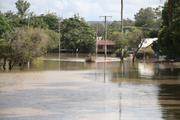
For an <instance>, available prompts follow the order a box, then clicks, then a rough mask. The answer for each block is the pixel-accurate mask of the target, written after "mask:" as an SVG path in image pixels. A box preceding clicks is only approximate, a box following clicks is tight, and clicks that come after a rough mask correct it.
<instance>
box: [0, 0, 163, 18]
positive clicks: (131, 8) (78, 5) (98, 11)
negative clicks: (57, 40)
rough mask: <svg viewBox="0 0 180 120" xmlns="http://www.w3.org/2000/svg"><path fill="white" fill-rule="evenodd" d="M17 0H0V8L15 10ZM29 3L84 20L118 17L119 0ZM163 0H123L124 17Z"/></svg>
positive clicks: (36, 8)
mask: <svg viewBox="0 0 180 120" xmlns="http://www.w3.org/2000/svg"><path fill="white" fill-rule="evenodd" d="M16 1H17V0H0V10H1V11H3V12H5V11H8V10H12V11H16V8H15V2H16ZM28 1H29V2H30V3H31V7H30V11H33V12H34V13H35V14H43V13H47V12H48V11H51V12H56V14H57V15H60V16H62V15H63V17H71V16H73V15H74V14H75V13H79V15H80V16H82V17H84V18H85V19H86V20H100V18H99V16H100V15H111V16H112V17H113V18H112V20H119V19H120V0H28ZM164 1H165V0H124V17H125V18H131V19H133V18H134V14H135V13H137V12H138V10H139V9H140V8H145V7H157V6H159V5H163V4H164Z"/></svg>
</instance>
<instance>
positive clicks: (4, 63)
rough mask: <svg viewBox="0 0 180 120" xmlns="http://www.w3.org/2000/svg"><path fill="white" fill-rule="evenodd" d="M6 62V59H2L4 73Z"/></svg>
mask: <svg viewBox="0 0 180 120" xmlns="http://www.w3.org/2000/svg"><path fill="white" fill-rule="evenodd" d="M6 60H7V58H4V61H3V70H4V71H5V70H6Z"/></svg>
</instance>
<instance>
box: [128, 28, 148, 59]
mask: <svg viewBox="0 0 180 120" xmlns="http://www.w3.org/2000/svg"><path fill="white" fill-rule="evenodd" d="M144 38H145V37H144V33H143V31H142V30H141V29H137V28H135V27H134V28H133V29H132V31H131V32H128V33H127V34H126V39H127V40H128V48H129V49H131V51H133V58H132V61H133V62H134V61H135V58H136V55H137V53H138V51H139V49H140V48H141V46H142V43H143V39H144Z"/></svg>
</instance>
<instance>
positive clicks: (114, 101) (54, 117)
mask: <svg viewBox="0 0 180 120" xmlns="http://www.w3.org/2000/svg"><path fill="white" fill-rule="evenodd" d="M62 56H63V55H62ZM72 57H73V56H68V57H64V58H63V59H64V60H63V61H61V62H59V61H58V60H56V58H57V57H54V56H46V57H45V58H47V59H44V60H38V61H36V62H35V63H34V64H33V65H32V66H31V67H30V68H28V69H24V70H21V71H20V70H18V69H17V68H15V69H14V70H13V71H12V72H2V71H1V72H0V120H180V63H169V64H168V63H166V64H164V63H160V64H157V63H150V62H149V63H144V62H137V63H134V64H132V63H131V62H130V61H126V62H124V63H123V64H122V63H120V62H107V63H103V62H99V63H91V64H88V63H84V62H82V60H81V59H82V57H81V56H80V60H79V59H77V61H75V62H73V61H69V59H70V60H72V59H75V58H79V57H78V56H76V57H75V58H74V57H73V58H72ZM51 58H52V59H51ZM65 59H67V61H66V60H65ZM78 60H79V61H78Z"/></svg>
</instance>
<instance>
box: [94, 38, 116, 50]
mask: <svg viewBox="0 0 180 120" xmlns="http://www.w3.org/2000/svg"><path fill="white" fill-rule="evenodd" d="M106 46H107V53H112V52H114V47H115V42H114V41H112V40H100V39H98V40H96V53H104V52H105V47H106Z"/></svg>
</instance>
